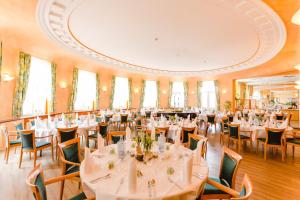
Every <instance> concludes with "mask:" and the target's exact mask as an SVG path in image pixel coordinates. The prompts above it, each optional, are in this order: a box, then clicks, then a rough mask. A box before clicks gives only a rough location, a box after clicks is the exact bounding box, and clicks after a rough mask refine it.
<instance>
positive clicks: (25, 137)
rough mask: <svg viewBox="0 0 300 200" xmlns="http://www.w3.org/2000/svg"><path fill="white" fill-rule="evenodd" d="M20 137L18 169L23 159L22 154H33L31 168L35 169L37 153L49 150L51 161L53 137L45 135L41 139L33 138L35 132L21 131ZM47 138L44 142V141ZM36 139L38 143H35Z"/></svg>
mask: <svg viewBox="0 0 300 200" xmlns="http://www.w3.org/2000/svg"><path fill="white" fill-rule="evenodd" d="M20 136H21V154H20V162H19V168H20V167H21V164H22V159H23V152H29V153H30V155H31V153H33V156H34V158H33V159H34V160H33V166H34V167H35V164H36V159H37V152H38V151H40V152H42V150H43V149H46V148H51V155H52V160H53V135H47V136H43V137H35V130H23V131H21V133H20ZM46 138H49V139H48V140H50V141H46V140H45V139H46ZM37 139H38V140H39V141H37Z"/></svg>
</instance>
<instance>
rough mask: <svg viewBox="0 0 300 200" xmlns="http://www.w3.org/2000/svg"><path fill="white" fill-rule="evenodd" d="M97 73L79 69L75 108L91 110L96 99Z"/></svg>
mask: <svg viewBox="0 0 300 200" xmlns="http://www.w3.org/2000/svg"><path fill="white" fill-rule="evenodd" d="M96 93H97V91H96V74H95V73H93V72H88V71H84V70H78V83H77V95H76V100H75V104H74V109H75V110H90V109H92V106H93V102H95V101H96Z"/></svg>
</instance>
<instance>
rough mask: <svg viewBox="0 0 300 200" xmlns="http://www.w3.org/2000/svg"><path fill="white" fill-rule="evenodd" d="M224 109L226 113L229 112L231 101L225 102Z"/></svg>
mask: <svg viewBox="0 0 300 200" xmlns="http://www.w3.org/2000/svg"><path fill="white" fill-rule="evenodd" d="M224 109H225V111H226V112H228V111H231V101H228V100H227V101H225V103H224Z"/></svg>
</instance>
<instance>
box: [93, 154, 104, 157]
mask: <svg viewBox="0 0 300 200" xmlns="http://www.w3.org/2000/svg"><path fill="white" fill-rule="evenodd" d="M92 156H94V157H95V158H103V157H105V156H104V155H94V154H92Z"/></svg>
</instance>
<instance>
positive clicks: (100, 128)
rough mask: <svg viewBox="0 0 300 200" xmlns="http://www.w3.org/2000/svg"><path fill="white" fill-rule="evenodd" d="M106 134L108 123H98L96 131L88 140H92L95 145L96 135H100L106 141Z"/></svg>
mask: <svg viewBox="0 0 300 200" xmlns="http://www.w3.org/2000/svg"><path fill="white" fill-rule="evenodd" d="M107 132H108V123H105V122H100V123H98V130H97V131H95V133H94V134H92V135H89V136H88V139H89V140H94V141H95V144H96V143H97V139H98V134H100V135H101V136H102V137H103V138H104V139H107Z"/></svg>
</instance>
